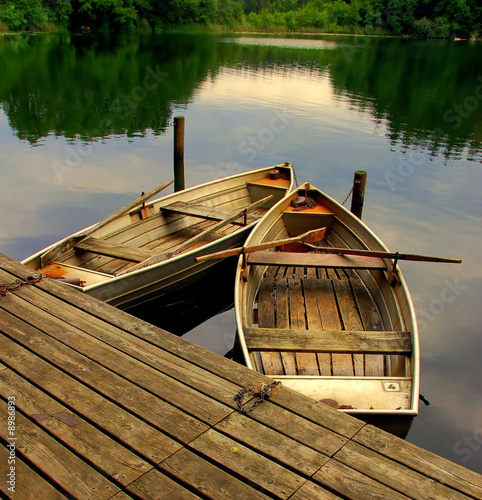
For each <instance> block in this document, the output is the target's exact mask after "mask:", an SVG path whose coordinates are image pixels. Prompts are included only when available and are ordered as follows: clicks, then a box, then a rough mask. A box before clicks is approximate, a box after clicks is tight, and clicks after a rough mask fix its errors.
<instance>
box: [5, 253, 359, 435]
mask: <svg viewBox="0 0 482 500" xmlns="http://www.w3.org/2000/svg"><path fill="white" fill-rule="evenodd" d="M0 265H1V267H2V269H4V270H5V271H8V273H9V274H10V275H12V279H14V278H21V279H25V278H26V277H27V276H30V274H31V270H30V269H28V268H26V267H25V266H22V265H21V264H19V263H18V262H15V261H13V260H12V259H8V258H7V257H5V256H2V255H1V254H0ZM330 286H331V285H330ZM35 288H36V289H40V290H43V291H46V292H47V293H49V294H51V295H52V296H54V297H57V298H60V299H61V300H62V301H63V302H65V303H67V304H70V305H73V306H75V307H76V308H78V309H79V310H80V311H83V312H85V313H87V314H89V315H90V316H94V317H96V318H99V319H101V320H102V321H104V322H105V323H106V324H107V325H109V324H110V325H113V326H115V327H116V328H118V329H119V330H121V331H126V332H128V333H130V334H131V335H133V336H134V337H137V338H140V339H142V340H144V341H146V342H148V343H149V344H152V345H155V346H157V347H159V348H161V349H164V350H165V351H168V352H170V353H171V354H174V355H176V356H178V357H180V358H181V359H184V360H185V361H188V362H189V363H191V364H192V365H194V366H197V367H200V368H202V369H204V370H205V371H206V372H207V373H214V374H216V375H218V376H220V377H222V378H224V379H225V380H230V381H231V382H233V383H236V384H239V385H240V386H243V387H247V386H256V385H258V386H260V385H261V384H263V383H265V382H266V378H265V377H264V376H263V375H261V374H259V373H256V372H254V371H251V370H246V369H245V367H243V366H241V365H238V364H236V363H234V364H233V363H229V364H224V363H220V362H219V356H218V355H217V354H215V353H213V352H211V351H209V350H207V349H203V348H202V347H199V346H193V345H192V344H191V343H190V342H188V341H186V340H184V339H182V338H177V337H174V336H172V335H170V334H169V333H167V332H164V331H163V330H161V329H159V328H157V327H155V326H152V325H150V324H148V323H146V322H143V321H140V320H136V321H133V318H132V316H130V315H129V314H127V313H126V312H124V311H120V310H118V309H114V308H113V307H111V306H109V305H107V304H104V303H103V302H100V301H97V300H93V299H92V298H91V297H88V296H86V295H84V294H82V293H72V290H71V289H70V287H66V286H65V285H61V284H59V283H56V282H54V281H53V280H44V281H42V282H40V283H38V284H36V285H35ZM7 299H8V297H6V298H5V299H4V300H7ZM280 389H281V388H280ZM282 389H283V390H278V389H277V390H276V391H274V392H273V393H272V396H271V400H276V403H277V404H278V405H280V406H281V407H283V408H285V409H287V410H289V411H290V412H293V413H294V414H297V415H300V416H302V417H303V418H305V419H307V420H310V421H312V422H315V423H316V422H318V423H319V424H321V425H323V426H324V427H326V428H328V429H331V430H334V431H335V432H337V433H338V434H339V435H343V436H346V437H349V438H351V437H353V435H354V434H356V432H358V430H359V429H360V428H361V427H362V426H363V424H362V423H361V422H359V421H357V420H355V419H352V418H350V417H349V416H348V415H345V414H340V412H338V411H336V410H334V409H332V408H329V407H328V406H326V405H322V404H317V403H316V402H315V401H313V400H311V399H307V398H306V397H304V396H302V395H301V394H299V393H297V392H296V391H292V390H290V389H288V388H285V387H283V388H282Z"/></svg>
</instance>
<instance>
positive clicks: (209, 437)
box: [0, 255, 482, 500]
mask: <svg viewBox="0 0 482 500" xmlns="http://www.w3.org/2000/svg"><path fill="white" fill-rule="evenodd" d="M0 267H1V269H2V270H1V274H0V281H4V282H7V283H8V282H12V281H14V279H15V278H16V277H19V278H22V279H25V278H26V277H27V276H29V275H30V274H31V270H28V269H26V268H25V267H23V266H21V265H19V264H18V263H15V262H14V261H12V260H11V259H8V258H6V257H4V256H2V255H0ZM294 279H299V277H298V278H294ZM343 281H347V280H343ZM330 286H331V282H330ZM272 290H273V288H272ZM332 290H333V289H332ZM331 293H332V297H334V295H333V291H332V292H331ZM321 320H322V322H323V318H321ZM322 326H323V328H325V327H324V325H322ZM103 330H105V331H103ZM0 353H1V355H0V399H2V401H3V405H4V404H5V398H6V397H8V396H9V395H14V397H15V398H16V401H17V422H16V423H17V428H16V429H17V433H18V443H19V446H18V448H17V452H18V453H17V464H18V467H19V468H18V471H19V474H20V471H22V474H25V475H22V481H24V480H25V481H26V480H28V481H29V482H31V484H30V483H29V486H31V488H32V489H31V490H30V491H35V490H34V488H35V487H36V486H38V487H39V488H44V490H42V489H40V493H39V494H40V495H42V493H41V492H42V491H45V495H44V497H45V498H55V497H58V495H59V494H60V495H62V496H65V497H68V498H73V497H75V498H92V499H93V500H97V499H101V498H115V499H116V500H128V499H133V498H135V499H137V500H139V499H147V498H203V499H205V498H214V499H219V500H221V499H222V500H224V499H236V500H238V499H243V498H244V499H254V498H264V499H266V498H270V499H282V498H283V499H284V498H286V499H287V498H295V499H298V500H303V499H307V498H310V500H311V499H313V500H314V499H328V500H330V499H331V500H333V499H336V498H356V499H358V498H405V497H404V496H403V493H404V492H405V489H407V490H408V489H409V487H410V481H411V482H413V483H414V486H413V488H412V490H413V491H414V492H416V491H419V490H420V491H422V490H423V488H424V487H428V488H427V491H430V492H432V493H433V492H435V493H436V494H437V495H438V497H443V498H452V497H454V496H453V492H454V491H455V492H456V493H457V492H458V493H460V495H459V497H460V498H463V496H462V495H471V497H472V498H482V490H481V488H480V484H481V483H480V480H481V477H480V476H479V475H477V474H475V473H472V472H470V471H467V470H465V469H463V468H462V467H460V466H455V464H451V463H450V462H449V461H446V460H445V461H444V459H441V458H440V457H435V456H432V454H430V453H429V452H424V451H423V450H420V449H418V448H417V447H415V446H414V445H410V444H409V443H405V442H403V441H401V440H399V439H397V438H395V437H390V438H388V437H386V436H385V435H384V434H383V433H382V432H381V431H378V430H377V429H375V430H374V431H372V428H371V427H370V426H368V425H366V424H364V423H363V422H361V421H358V420H356V419H354V418H353V417H350V416H348V415H346V414H344V413H340V412H339V411H337V410H335V409H333V408H329V407H328V406H325V405H323V404H319V403H317V402H315V401H314V400H311V399H309V398H307V397H305V396H303V395H301V394H299V393H296V392H295V391H293V390H291V389H289V388H287V387H284V386H282V385H277V386H276V387H274V388H273V389H272V392H271V396H270V397H269V399H267V400H264V401H263V402H262V403H260V404H258V405H257V406H256V408H254V409H253V410H252V411H249V412H248V413H247V414H246V415H241V414H239V413H237V412H235V410H234V407H235V402H234V396H235V394H236V393H237V390H238V389H239V388H244V389H249V388H253V389H254V390H255V391H257V390H259V389H260V387H261V386H262V385H263V384H266V383H269V382H270V381H271V379H270V378H268V377H265V376H263V375H261V374H259V373H255V372H252V371H250V370H247V369H246V367H243V366H241V365H238V364H236V363H233V362H231V361H229V360H226V359H224V358H222V357H221V356H219V355H217V354H215V353H212V352H209V351H207V350H206V349H203V348H202V347H200V346H195V345H193V344H191V343H190V342H188V341H186V340H184V339H181V338H177V337H174V336H172V335H170V334H169V333H167V332H165V331H163V330H160V329H159V328H156V327H154V326H152V325H149V324H147V323H145V322H143V321H140V320H138V319H135V318H133V317H132V316H129V315H128V314H127V313H124V312H122V311H118V310H116V309H114V308H112V307H110V306H108V305H106V304H103V303H100V302H99V301H97V300H95V299H92V298H91V297H88V296H85V295H83V294H82V293H81V292H77V291H75V290H73V289H71V288H70V287H68V286H66V285H61V284H59V283H56V282H54V281H53V280H43V281H42V282H40V283H38V284H35V285H33V286H31V287H23V288H21V289H19V290H17V291H14V292H11V293H8V294H7V295H6V296H5V297H2V299H1V300H0ZM116 361H117V365H118V366H116ZM123 367H126V368H125V369H122V368H123ZM184 372H185V373H184ZM156 377H157V381H158V383H157V387H156V386H155V385H154V381H155V380H156ZM211 384H212V388H210V385H211ZM164 386H165V388H164ZM175 390H177V391H178V393H179V394H177V395H176V394H174V391H175ZM191 395H192V396H193V397H194V398H195V401H196V402H197V403H198V404H200V405H202V406H204V407H203V408H196V409H195V408H194V406H195V405H194V403H192V402H191V403H189V402H188V401H186V399H187V398H189V396H191ZM174 396H178V397H177V401H174V399H173V398H174ZM198 414H199V417H202V419H203V420H201V419H200V418H197V417H196V416H195V415H198ZM5 415H6V412H4V413H2V415H1V416H0V438H1V440H2V443H3V445H2V446H3V450H2V448H0V459H1V457H2V456H3V455H4V454H5V447H4V443H5V441H6V437H7V435H6V431H7V427H6V420H7V419H6V418H5ZM373 429H374V428H373ZM372 433H374V436H375V437H374V436H373V434H372ZM2 451H3V455H2ZM363 459H366V461H368V462H369V463H364V462H363ZM116 461H117V463H116ZM383 472H385V473H386V474H385V476H386V477H385V476H384V474H383ZM402 473H403V474H405V473H406V474H407V478H406V479H402V480H401V481H397V477H398V476H399V475H400V474H402ZM19 477H20V476H19ZM447 478H448V479H447ZM446 480H447V482H448V483H450V485H448V484H446V482H445V481H446ZM0 484H2V485H3V483H0ZM430 488H431V489H430ZM52 489H53V491H52ZM400 490H403V491H402V492H400ZM412 490H410V493H412ZM467 490H470V493H468V492H467ZM19 491H21V494H20V495H17V496H16V498H23V497H22V496H21V495H22V494H23V492H24V491H25V490H22V487H20V486H19ZM35 493H37V492H36V491H35ZM415 494H416V493H414V495H415ZM444 495H445V496H444ZM408 496H410V497H412V495H411V494H410V495H408ZM24 497H25V498H28V494H25V495H24ZM35 498H39V496H36V497H35Z"/></svg>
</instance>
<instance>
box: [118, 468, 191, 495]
mask: <svg viewBox="0 0 482 500" xmlns="http://www.w3.org/2000/svg"><path fill="white" fill-rule="evenodd" d="M128 491H129V492H130V493H133V494H134V495H136V498H142V499H145V500H195V499H196V498H198V499H199V498H201V497H199V496H198V495H195V494H194V493H192V492H190V491H189V490H187V489H186V488H183V487H182V486H181V485H180V484H178V483H176V482H175V481H173V480H172V479H170V478H169V477H167V476H166V475H165V474H163V473H162V472H159V471H158V470H152V471H150V472H148V473H147V474H145V475H144V476H142V477H141V478H140V479H138V480H137V481H135V482H134V483H132V484H131V485H129V487H128Z"/></svg>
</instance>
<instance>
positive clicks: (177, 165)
mask: <svg viewBox="0 0 482 500" xmlns="http://www.w3.org/2000/svg"><path fill="white" fill-rule="evenodd" d="M184 188H185V182H184V116H176V117H175V118H174V191H176V192H177V191H182V190H183V189H184Z"/></svg>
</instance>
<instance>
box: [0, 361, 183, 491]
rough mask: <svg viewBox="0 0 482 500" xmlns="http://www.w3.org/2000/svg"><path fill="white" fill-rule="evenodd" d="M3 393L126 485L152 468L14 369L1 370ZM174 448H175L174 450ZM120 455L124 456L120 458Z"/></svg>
mask: <svg viewBox="0 0 482 500" xmlns="http://www.w3.org/2000/svg"><path fill="white" fill-rule="evenodd" d="M0 395H1V396H2V397H4V398H7V397H12V396H13V397H14V398H15V406H16V408H17V409H18V410H20V411H22V413H23V414H25V415H27V416H28V417H29V418H30V419H31V420H32V421H35V422H36V423H37V425H38V426H39V427H42V428H44V429H45V430H46V431H47V432H49V433H50V434H52V435H54V436H55V437H56V438H57V439H58V440H60V441H62V442H63V443H65V444H66V445H68V446H69V447H70V448H71V449H72V450H74V451H76V452H77V453H79V454H81V455H82V456H84V457H85V458H86V459H88V460H89V461H90V462H92V463H97V464H99V465H100V467H101V468H102V471H103V472H104V473H105V474H107V475H109V476H111V477H115V478H116V480H117V481H119V483H121V484H123V485H127V484H129V483H131V482H132V481H134V480H135V479H137V478H138V477H140V476H141V475H143V474H145V473H146V472H147V471H149V470H150V469H151V468H152V465H150V464H149V463H148V462H146V461H145V460H143V459H142V458H141V457H140V456H138V455H135V454H134V453H132V452H131V451H130V450H129V449H128V448H126V447H125V446H122V445H120V444H119V443H118V442H117V441H114V440H113V439H112V438H110V437H108V436H107V435H106V434H105V433H103V432H102V431H100V430H99V429H98V428H96V427H94V426H93V425H91V424H90V423H89V422H88V421H87V420H86V419H85V417H84V418H81V417H80V416H79V415H78V414H75V413H72V410H71V409H70V408H68V407H66V406H64V405H62V404H60V403H58V402H57V401H55V400H54V399H52V398H51V397H49V396H47V395H46V394H44V393H43V392H42V391H40V390H39V389H37V388H36V387H35V386H33V385H32V384H30V383H28V382H27V381H26V380H24V379H22V378H21V377H19V376H18V375H17V374H16V373H14V372H12V371H11V370H8V369H6V370H2V371H0ZM172 451H173V452H174V451H175V450H172ZM118 457H122V458H121V459H119V458H118Z"/></svg>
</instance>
